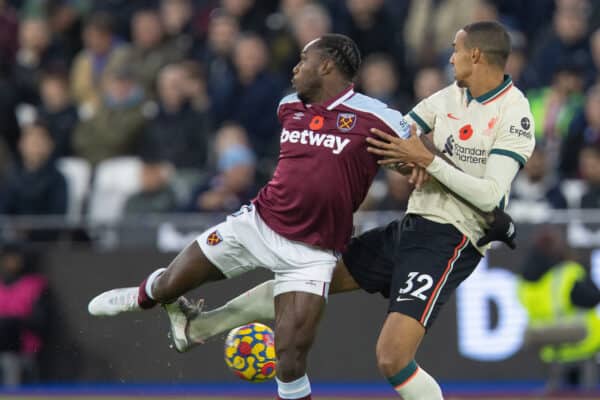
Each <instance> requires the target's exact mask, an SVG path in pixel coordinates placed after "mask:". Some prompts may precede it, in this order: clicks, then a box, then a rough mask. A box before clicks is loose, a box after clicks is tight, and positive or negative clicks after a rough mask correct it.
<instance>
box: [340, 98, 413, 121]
mask: <svg viewBox="0 0 600 400" xmlns="http://www.w3.org/2000/svg"><path fill="white" fill-rule="evenodd" d="M343 105H344V106H346V107H348V108H351V109H353V110H355V111H357V112H359V113H365V114H370V115H372V116H374V117H376V118H379V119H381V120H384V121H385V120H397V119H398V118H400V119H401V118H402V113H401V112H400V111H398V110H395V109H393V108H390V107H389V106H388V105H387V104H386V103H384V102H383V101H380V100H377V99H375V98H373V97H370V96H366V95H364V94H362V93H356V94H354V96H352V97H351V98H349V99H348V100H346V101H345V102H344V103H343Z"/></svg>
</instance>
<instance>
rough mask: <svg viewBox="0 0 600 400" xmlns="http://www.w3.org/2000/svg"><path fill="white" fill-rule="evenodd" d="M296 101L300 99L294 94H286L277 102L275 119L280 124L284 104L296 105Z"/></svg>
mask: <svg viewBox="0 0 600 400" xmlns="http://www.w3.org/2000/svg"><path fill="white" fill-rule="evenodd" d="M298 101H300V99H299V98H298V94H296V93H292V94H288V95H287V96H285V97H284V98H282V99H281V100H280V101H279V105H278V106H277V119H279V122H282V117H283V112H284V110H285V106H286V104H291V103H296V102H298Z"/></svg>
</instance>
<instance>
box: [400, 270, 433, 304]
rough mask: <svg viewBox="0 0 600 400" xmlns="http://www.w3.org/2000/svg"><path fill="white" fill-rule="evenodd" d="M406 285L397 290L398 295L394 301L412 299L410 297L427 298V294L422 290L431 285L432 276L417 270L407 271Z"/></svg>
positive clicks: (427, 288)
mask: <svg viewBox="0 0 600 400" xmlns="http://www.w3.org/2000/svg"><path fill="white" fill-rule="evenodd" d="M405 285H406V286H404V287H403V288H401V289H400V290H398V293H400V296H398V298H396V301H405V300H412V299H411V298H410V297H407V296H412V297H415V298H417V299H419V300H427V296H425V295H424V294H423V292H425V291H427V290H429V289H430V288H431V287H432V286H433V278H432V277H431V275H427V274H420V273H418V272H409V273H408V279H407V280H406V283H405Z"/></svg>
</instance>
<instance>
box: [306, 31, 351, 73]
mask: <svg viewBox="0 0 600 400" xmlns="http://www.w3.org/2000/svg"><path fill="white" fill-rule="evenodd" d="M315 47H316V48H318V49H320V50H322V51H323V52H324V53H325V54H326V56H327V57H330V58H331V59H332V60H333V62H334V63H335V65H336V67H337V68H338V69H339V71H340V72H341V73H342V74H343V75H344V77H346V78H347V79H348V80H353V79H354V77H355V76H356V74H357V73H358V69H359V68H360V63H361V55H360V50H359V49H358V46H357V45H356V43H354V41H353V40H352V39H350V38H349V37H348V36H346V35H341V34H337V33H329V34H326V35H323V36H321V38H320V39H319V40H318V41H317V42H316V43H315Z"/></svg>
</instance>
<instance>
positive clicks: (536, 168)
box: [509, 146, 567, 215]
mask: <svg viewBox="0 0 600 400" xmlns="http://www.w3.org/2000/svg"><path fill="white" fill-rule="evenodd" d="M553 172H554V171H553V170H552V169H550V168H548V164H547V160H546V153H545V150H544V148H543V146H542V147H538V148H536V149H535V150H534V151H533V154H532V155H531V157H530V159H529V160H528V161H527V164H525V167H524V168H523V169H522V170H521V172H520V173H519V175H518V176H517V178H516V179H515V181H514V182H513V185H512V191H511V202H510V203H509V207H510V209H511V210H514V209H516V208H517V207H518V208H519V211H522V212H523V213H524V214H527V213H531V212H532V209H534V208H535V209H543V210H551V209H562V208H567V200H566V199H565V196H564V195H563V193H562V191H561V189H560V186H559V182H558V181H557V179H556V176H555V174H554V173H553ZM511 215H512V214H511Z"/></svg>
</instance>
